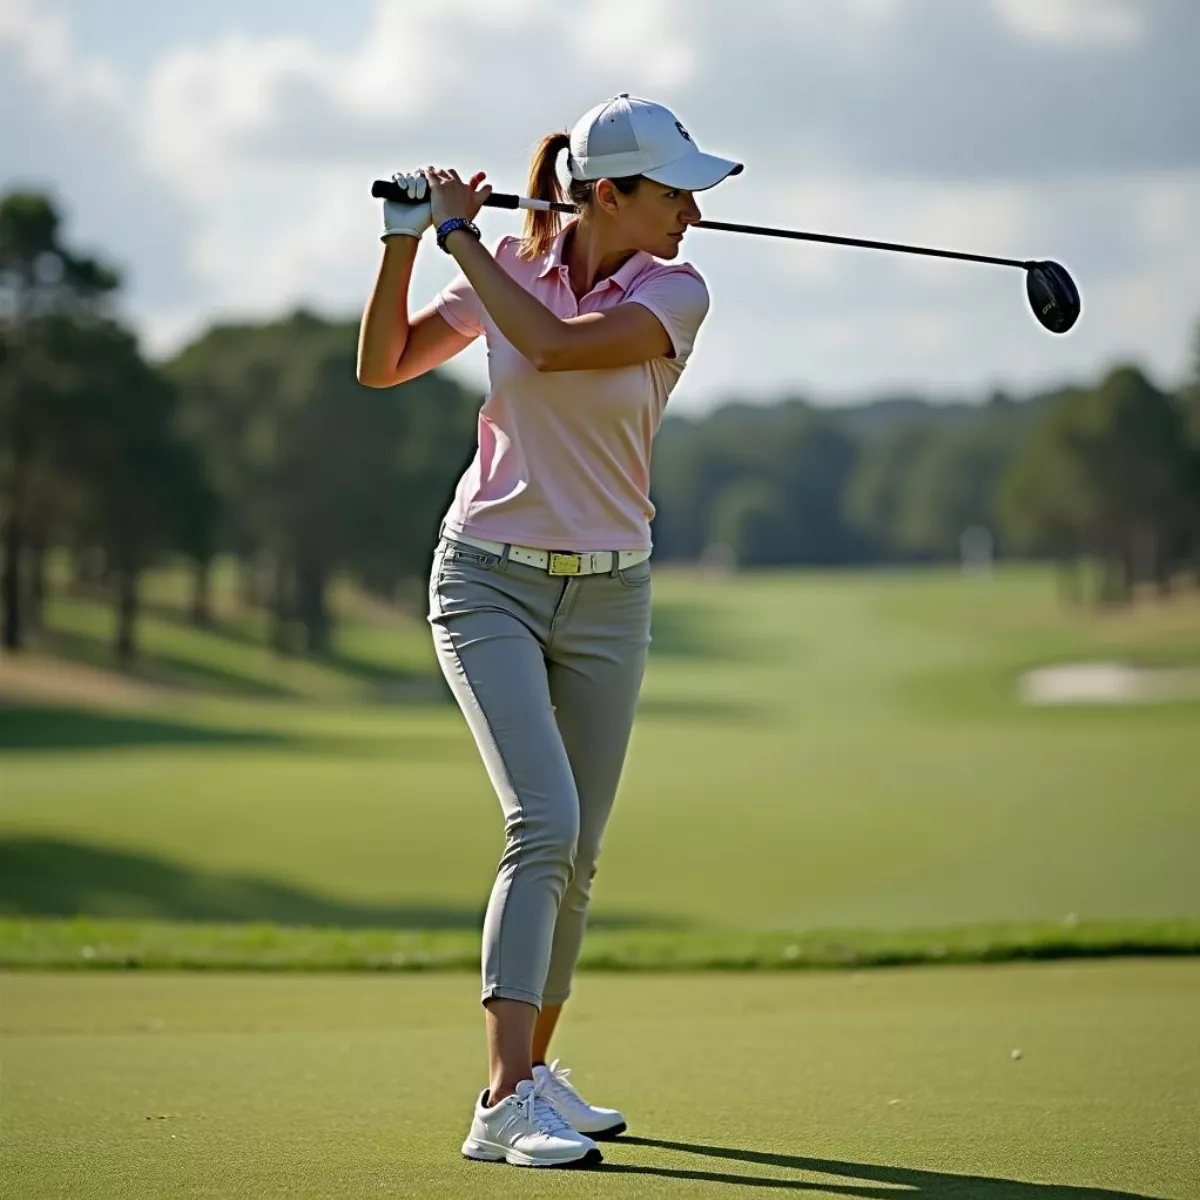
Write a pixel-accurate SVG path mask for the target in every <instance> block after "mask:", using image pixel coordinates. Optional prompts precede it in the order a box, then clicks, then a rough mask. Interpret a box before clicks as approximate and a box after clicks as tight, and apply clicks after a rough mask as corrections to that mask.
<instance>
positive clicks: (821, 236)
mask: <svg viewBox="0 0 1200 1200" xmlns="http://www.w3.org/2000/svg"><path fill="white" fill-rule="evenodd" d="M372 195H374V196H390V197H392V198H394V199H400V198H401V196H400V192H399V189H398V188H397V187H396V186H395V184H392V183H390V182H389V181H378V182H376V183H375V185H374V187H373V188H372ZM483 203H484V205H485V206H486V207H490V208H523V209H531V210H533V211H541V212H563V213H574V212H575V211H576V210H575V206H574V205H572V204H564V203H561V202H557V201H550V200H533V199H530V198H529V197H528V196H517V195H513V194H511V193H506V192H493V193H492V194H491V195H490V196H489V197H488V198H487V199H486V200H485V201H484V202H483ZM695 228H697V229H718V230H721V231H723V232H725V233H750V234H756V235H757V236H759V237H778V238H790V239H792V240H794V241H800V242H824V243H826V244H828V245H834V246H857V247H859V248H860V249H863V250H891V251H895V252H897V253H900V254H923V255H926V256H927V257H929V258H954V259H958V260H960V261H962V262H977V263H988V264H990V265H992V266H997V267H1020V268H1021V269H1022V270H1026V271H1027V270H1029V269H1030V267H1031V266H1033V265H1034V264H1033V263H1032V262H1026V261H1022V260H1021V259H1017V258H995V257H993V256H992V255H989V254H965V253H963V252H962V251H961V250H937V249H934V248H933V247H931V246H908V245H904V244H903V243H900V242H876V241H870V240H868V239H866V238H851V237H841V236H839V235H836V234H832V233H804V232H801V231H799V230H795V229H772V228H770V227H769V226H766V225H736V224H732V223H730V222H728V221H697V222H695Z"/></svg>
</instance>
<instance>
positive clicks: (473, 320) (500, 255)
mask: <svg viewBox="0 0 1200 1200" xmlns="http://www.w3.org/2000/svg"><path fill="white" fill-rule="evenodd" d="M517 240H518V239H516V238H514V237H512V236H511V235H509V234H505V235H504V236H503V237H502V238H500V240H499V241H498V242H497V243H496V245H495V246H494V247H493V249H492V255H493V257H494V258H495V259H496V261H497V262H498V263H500V265H501V266H502V267H504V268H505V270H507V269H508V268H507V263H506V261H505V260H506V256H507V255H508V253H509V252H510V251H511V249H512V247H513V246H514V245H515V244H516V243H517ZM510 273H511V272H510ZM433 307H434V309H435V310H436V311H437V312H439V313H440V314H441V315H442V317H444V318H445V320H446V322H447V324H449V325H451V326H453V327H454V328H455V329H457V330H458V332H459V333H461V334H465V335H466V336H467V337H479V336H481V335H482V334H484V333H486V332H487V328H486V326H485V324H484V310H483V304H482V303H481V302H480V300H479V296H478V295H477V294H476V292H475V289H474V287H472V286H471V283H470V281H469V280H468V279H467V277H466V276H465V275H463V274H462V272H459V274H458V275H456V276H455V278H454V279H452V280H451V281H450V282H449V283H448V284H447V285H446V286H445V287H444V288H443V289H442V290H441V291H440V292H439V293H438V294H437V295H436V296H435V297H434V298H433Z"/></svg>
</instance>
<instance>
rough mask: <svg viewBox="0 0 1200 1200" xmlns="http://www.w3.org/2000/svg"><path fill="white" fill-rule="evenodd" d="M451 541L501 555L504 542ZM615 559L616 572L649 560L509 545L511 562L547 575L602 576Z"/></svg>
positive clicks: (638, 554) (458, 537)
mask: <svg viewBox="0 0 1200 1200" xmlns="http://www.w3.org/2000/svg"><path fill="white" fill-rule="evenodd" d="M446 537H448V538H449V539H450V540H451V541H454V542H462V543H463V544H464V545H467V546H475V547H476V548H478V549H480V550H487V551H489V552H490V553H492V554H503V553H504V547H505V545H506V543H505V542H489V541H487V540H486V539H485V538H477V537H468V536H467V535H466V534H465V533H449V532H448V533H447V534H446ZM614 553H615V554H616V556H617V569H618V570H620V571H623V570H624V569H625V568H626V567H632V566H636V565H637V564H638V563H640V562H645V561H646V559H648V558H649V557H650V551H649V550H617V551H613V550H593V551H591V552H590V553H588V552H585V553H582V554H564V553H561V552H560V551H558V550H537V549H535V548H534V547H533V546H509V548H508V557H509V560H510V561H511V562H519V563H524V564H525V565H526V566H528V567H538V568H539V569H540V570H543V571H546V572H547V573H548V574H550V575H606V574H608V573H609V572H610V571H612V569H613V554H614Z"/></svg>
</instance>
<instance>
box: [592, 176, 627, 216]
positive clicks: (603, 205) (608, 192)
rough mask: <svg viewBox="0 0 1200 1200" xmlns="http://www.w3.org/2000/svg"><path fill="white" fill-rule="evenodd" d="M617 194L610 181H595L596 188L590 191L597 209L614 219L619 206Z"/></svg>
mask: <svg viewBox="0 0 1200 1200" xmlns="http://www.w3.org/2000/svg"><path fill="white" fill-rule="evenodd" d="M618 194H619V193H618V192H617V189H616V188H615V187H614V186H613V181H612V180H611V179H597V180H596V186H595V187H594V188H593V189H592V198H593V200H594V201H595V203H596V205H597V207H599V208H600V209H602V210H603V211H604V212H606V213H608V214H609V216H611V217H615V216H616V215H617V213H618V212H619V211H620V205H619V203H618V200H617V196H618Z"/></svg>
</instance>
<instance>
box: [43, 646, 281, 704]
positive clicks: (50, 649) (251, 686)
mask: <svg viewBox="0 0 1200 1200" xmlns="http://www.w3.org/2000/svg"><path fill="white" fill-rule="evenodd" d="M38 642H39V648H40V649H42V650H44V651H45V652H46V653H48V654H53V655H54V656H55V657H57V658H65V659H67V660H69V661H71V662H77V663H83V664H85V665H86V666H89V667H98V668H100V669H102V670H105V671H115V672H116V673H117V674H119V675H122V676H124V677H125V678H127V679H137V680H141V681H142V682H144V683H155V684H163V685H166V686H169V687H181V686H186V687H190V688H203V689H205V690H208V691H213V692H221V693H224V694H226V695H234V696H243V697H251V698H258V699H290V698H291V697H294V696H296V695H298V694H299V693H297V692H296V690H295V689H294V688H290V687H287V686H286V685H284V684H281V683H276V682H273V681H271V680H266V679H255V678H254V677H252V676H247V675H241V674H239V673H237V672H236V671H227V670H224V669H223V668H221V667H215V666H212V665H211V664H208V663H202V662H197V661H196V660H195V659H191V658H182V657H180V656H178V655H173V654H161V653H151V652H149V651H146V650H143V651H141V652H139V654H138V656H137V658H136V659H135V660H134V662H133V663H132V664H128V665H127V664H124V663H122V662H121V661H120V660H119V659H118V658H117V657H116V655H115V654H114V653H113V650H112V647H111V646H110V645H109V644H108V643H107V642H104V641H101V640H99V639H98V638H91V637H87V636H86V635H84V634H79V633H65V632H63V631H62V630H54V629H50V630H44V631H42V633H41V634H39V637H38ZM260 648H261V647H260Z"/></svg>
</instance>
